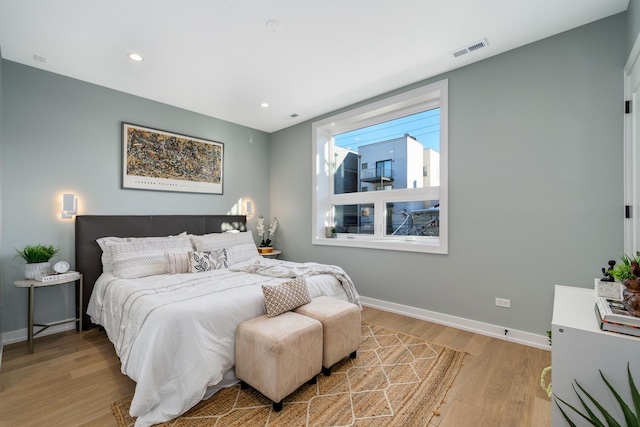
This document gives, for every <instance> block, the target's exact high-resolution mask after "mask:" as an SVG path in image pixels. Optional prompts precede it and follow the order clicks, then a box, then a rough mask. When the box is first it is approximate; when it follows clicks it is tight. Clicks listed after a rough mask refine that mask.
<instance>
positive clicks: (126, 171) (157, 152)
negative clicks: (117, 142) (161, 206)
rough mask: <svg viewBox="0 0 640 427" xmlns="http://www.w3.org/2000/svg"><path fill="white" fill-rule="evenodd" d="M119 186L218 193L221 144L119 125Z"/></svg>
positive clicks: (161, 131) (220, 181) (156, 130)
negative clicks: (120, 130) (120, 177)
mask: <svg viewBox="0 0 640 427" xmlns="http://www.w3.org/2000/svg"><path fill="white" fill-rule="evenodd" d="M122 156H123V159H122V187H123V188H136V189H142V190H160V191H180V192H189V193H209V194H222V188H223V179H224V177H223V165H224V144H223V143H221V142H215V141H209V140H206V139H201V138H194V137H192V136H186V135H179V134H176V133H171V132H166V131H163V130H158V129H152V128H148V127H144V126H137V125H133V124H129V123H122Z"/></svg>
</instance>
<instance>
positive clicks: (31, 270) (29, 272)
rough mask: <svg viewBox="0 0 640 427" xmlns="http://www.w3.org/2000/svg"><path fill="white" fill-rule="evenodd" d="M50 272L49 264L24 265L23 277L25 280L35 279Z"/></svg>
mask: <svg viewBox="0 0 640 427" xmlns="http://www.w3.org/2000/svg"><path fill="white" fill-rule="evenodd" d="M50 271H51V263H50V262H49V261H47V262H35V263H33V264H25V266H24V277H25V279H31V280H33V279H35V278H36V276H37V275H38V274H47V273H49V272H50Z"/></svg>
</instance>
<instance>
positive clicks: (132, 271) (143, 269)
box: [107, 238, 193, 279]
mask: <svg viewBox="0 0 640 427" xmlns="http://www.w3.org/2000/svg"><path fill="white" fill-rule="evenodd" d="M107 248H108V249H109V253H110V254H111V262H112V264H113V274H114V275H115V276H118V277H123V278H125V279H133V278H136V277H144V276H153V275H156V274H164V273H167V272H168V265H167V264H168V263H167V258H166V255H165V253H167V252H169V253H179V252H189V251H192V250H193V248H192V246H191V240H190V239H188V238H182V239H177V238H174V239H168V238H167V239H162V240H153V241H147V242H129V243H112V242H107Z"/></svg>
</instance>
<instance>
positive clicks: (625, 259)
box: [611, 255, 640, 283]
mask: <svg viewBox="0 0 640 427" xmlns="http://www.w3.org/2000/svg"><path fill="white" fill-rule="evenodd" d="M620 260H621V261H622V263H621V264H616V265H614V266H613V268H612V269H611V276H613V278H614V279H616V282H620V283H622V282H624V280H625V279H635V278H636V277H635V276H634V275H633V273H631V261H635V262H637V263H638V264H640V256H635V257H630V256H628V255H622V256H621V257H620Z"/></svg>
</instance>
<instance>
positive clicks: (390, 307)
mask: <svg viewBox="0 0 640 427" xmlns="http://www.w3.org/2000/svg"><path fill="white" fill-rule="evenodd" d="M360 301H361V302H362V305H365V306H367V307H372V308H378V309H380V310H384V311H389V312H391V313H396V314H402V315H404V316H407V317H412V318H414V319H420V320H426V321H428V322H433V323H438V324H440V325H445V326H451V327H452V328H457V329H462V330H463V331H469V332H473V333H476V334H480V335H486V336H488V337H492V338H498V339H501V340H505V341H510V342H514V343H517V344H523V345H527V346H530V347H536V348H541V349H543V350H551V346H550V345H549V339H548V338H547V337H546V336H544V335H536V334H532V333H530V332H524V331H519V330H516V329H509V328H506V327H504V326H499V325H492V324H490V323H483V322H478V321H475V320H469V319H465V318H463V317H457V316H451V315H448V314H442V313H438V312H435V311H429V310H424V309H421V308H415V307H411V306H408V305H402V304H396V303H393V302H387V301H383V300H379V299H375V298H368V297H364V296H360ZM72 320H73V319H69V321H70V322H69V323H68V324H62V325H57V326H52V327H50V328H48V329H47V330H45V331H43V332H42V333H41V334H38V336H45V335H51V334H56V333H58V332H64V331H68V330H72V329H75V324H72V323H71V321H72ZM505 330H506V331H507V334H506V335H505V333H504V332H505ZM27 339H28V338H27V328H24V329H19V330H17V331H11V332H4V333H3V334H2V343H3V344H13V343H16V342H20V341H26V340H27Z"/></svg>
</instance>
